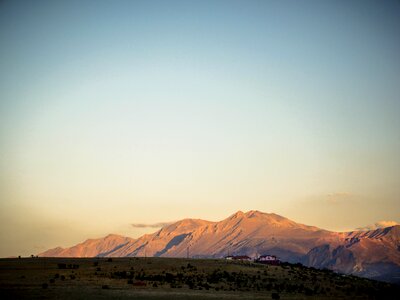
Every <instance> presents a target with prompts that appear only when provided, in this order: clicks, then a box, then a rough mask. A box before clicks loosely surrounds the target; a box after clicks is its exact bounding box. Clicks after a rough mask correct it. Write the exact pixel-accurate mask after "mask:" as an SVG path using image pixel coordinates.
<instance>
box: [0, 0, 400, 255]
mask: <svg viewBox="0 0 400 300" xmlns="http://www.w3.org/2000/svg"><path fill="white" fill-rule="evenodd" d="M0 44H1V47H0V257H4V256H12V255H30V254H32V253H40V252H41V251H44V250H46V249H49V248H52V247H55V246H63V247H65V246H69V245H71V244H75V243H78V242H81V241H82V240H84V239H86V238H87V237H102V236H104V235H105V234H108V233H116V234H122V235H124V236H131V237H138V236H141V235H142V234H144V233H147V232H154V231H155V230H154V228H156V227H157V226H160V227H161V226H162V225H163V224H166V223H170V222H173V221H176V220H181V219H183V218H201V219H206V220H211V221H216V220H221V219H222V218H224V217H225V216H227V215H229V214H230V213H231V212H232V211H237V210H243V211H248V210H261V211H265V212H274V213H277V214H280V215H283V216H285V217H288V218H290V219H291V220H294V221H296V222H299V223H302V224H311V225H315V226H318V227H320V228H324V229H329V230H334V231H342V230H352V229H355V228H361V227H365V226H369V225H368V224H375V223H377V222H380V221H382V220H383V221H384V222H387V221H391V222H397V223H399V222H400V201H399V200H400V2H399V1H222V0H221V1H7V0H6V1H1V2H0Z"/></svg>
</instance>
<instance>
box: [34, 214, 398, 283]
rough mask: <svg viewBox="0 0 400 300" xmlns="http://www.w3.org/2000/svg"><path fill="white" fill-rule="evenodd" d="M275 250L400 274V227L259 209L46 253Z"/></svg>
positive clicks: (359, 270)
mask: <svg viewBox="0 0 400 300" xmlns="http://www.w3.org/2000/svg"><path fill="white" fill-rule="evenodd" d="M266 253H268V254H273V255H276V256H278V257H279V258H280V259H281V260H283V261H288V262H291V263H302V264H304V265H306V266H311V267H316V268H328V269H332V270H335V271H337V272H341V273H346V274H353V275H359V276H364V277H368V278H375V279H383V280H389V281H393V280H398V279H396V277H398V278H400V276H399V275H400V226H399V225H395V226H390V227H386V228H381V229H374V230H367V231H350V232H333V231H329V230H325V229H320V228H318V227H315V226H308V225H304V224H300V223H296V222H294V221H292V220H290V219H288V218H285V217H283V216H280V215H277V214H274V213H263V212H260V211H257V210H251V211H248V212H242V211H238V212H236V213H234V214H232V215H230V216H229V217H227V218H225V219H223V220H221V221H219V222H212V221H206V220H201V219H183V220H180V221H177V222H174V223H171V224H168V225H165V226H163V227H162V228H161V229H159V230H157V231H156V232H154V233H151V234H145V235H143V236H141V237H139V238H137V239H133V238H129V237H123V236H120V235H114V234H111V235H107V236H106V237H104V238H100V239H88V240H86V241H84V242H82V243H80V244H77V245H75V246H72V247H69V248H60V247H57V248H53V249H49V250H47V251H45V252H42V253H40V254H38V256H44V257H47V256H49V257H94V256H98V257H135V256H155V257H187V256H190V257H193V258H222V257H224V256H226V255H228V254H235V255H248V256H251V257H256V256H257V255H260V254H266Z"/></svg>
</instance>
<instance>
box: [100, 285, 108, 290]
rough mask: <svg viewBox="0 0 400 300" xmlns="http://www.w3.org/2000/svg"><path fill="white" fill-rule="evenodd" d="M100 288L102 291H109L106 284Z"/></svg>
mask: <svg viewBox="0 0 400 300" xmlns="http://www.w3.org/2000/svg"><path fill="white" fill-rule="evenodd" d="M101 288H102V289H103V290H109V289H110V287H109V286H108V285H107V284H103V285H102V286H101Z"/></svg>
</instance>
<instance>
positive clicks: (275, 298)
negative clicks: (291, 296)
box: [271, 293, 281, 300]
mask: <svg viewBox="0 0 400 300" xmlns="http://www.w3.org/2000/svg"><path fill="white" fill-rule="evenodd" d="M271 298H272V299H274V300H279V299H281V296H279V294H278V293H272V294H271Z"/></svg>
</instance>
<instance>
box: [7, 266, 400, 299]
mask: <svg viewBox="0 0 400 300" xmlns="http://www.w3.org/2000/svg"><path fill="white" fill-rule="evenodd" d="M399 292H400V289H399V287H397V286H393V285H390V284H386V283H382V282H377V281H372V280H368V279H362V278H358V277H353V276H343V275H339V274H335V273H333V272H331V271H321V270H316V269H312V268H311V269H310V268H305V267H303V266H301V265H290V264H284V265H281V266H266V265H260V264H255V263H250V262H233V261H226V260H216V259H181V258H112V259H108V258H75V259H74V258H72V259H68V258H21V259H18V258H16V259H0V298H1V299H128V298H129V299H398V295H400V293H399Z"/></svg>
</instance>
